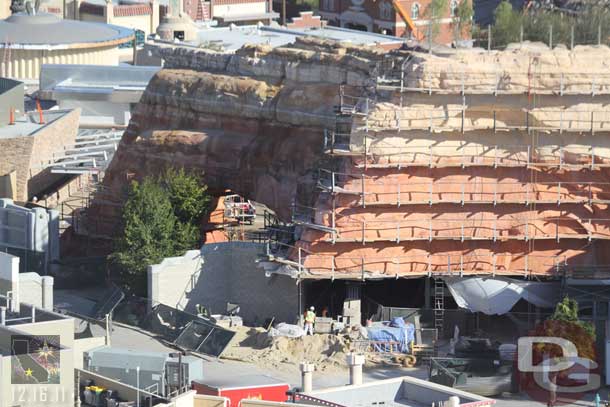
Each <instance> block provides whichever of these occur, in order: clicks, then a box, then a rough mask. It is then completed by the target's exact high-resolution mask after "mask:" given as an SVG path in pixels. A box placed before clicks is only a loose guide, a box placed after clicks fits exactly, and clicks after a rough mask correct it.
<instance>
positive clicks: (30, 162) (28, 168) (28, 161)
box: [0, 109, 80, 202]
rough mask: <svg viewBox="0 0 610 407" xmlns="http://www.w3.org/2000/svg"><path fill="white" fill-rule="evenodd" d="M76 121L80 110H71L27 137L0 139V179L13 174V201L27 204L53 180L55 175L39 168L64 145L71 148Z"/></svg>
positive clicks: (76, 127) (74, 135)
mask: <svg viewBox="0 0 610 407" xmlns="http://www.w3.org/2000/svg"><path fill="white" fill-rule="evenodd" d="M79 120H80V109H74V110H72V111H70V112H68V113H67V114H66V115H65V116H63V117H60V118H58V119H57V120H55V121H54V122H52V123H49V124H48V125H47V126H45V127H43V128H41V129H40V130H38V131H37V132H35V133H33V134H32V135H30V136H23V137H13V138H0V151H1V152H2V159H0V175H4V174H8V173H10V172H12V171H15V172H16V173H17V176H16V194H15V198H16V201H22V202H25V201H27V200H28V198H29V197H30V196H31V195H33V194H36V193H38V192H39V191H41V190H42V189H44V188H46V187H48V186H49V184H50V183H51V182H53V181H55V180H57V175H54V174H51V173H50V171H44V172H43V171H42V168H41V165H42V163H43V161H48V160H50V159H51V158H52V157H53V153H58V152H60V151H62V150H63V147H64V146H65V145H71V144H74V141H75V139H76V133H77V131H78V123H79Z"/></svg>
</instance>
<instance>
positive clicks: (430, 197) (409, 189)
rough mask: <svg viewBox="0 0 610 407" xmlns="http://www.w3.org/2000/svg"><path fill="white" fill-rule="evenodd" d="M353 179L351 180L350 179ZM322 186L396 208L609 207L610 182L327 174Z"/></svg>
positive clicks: (364, 203) (368, 202)
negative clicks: (405, 178) (382, 178)
mask: <svg viewBox="0 0 610 407" xmlns="http://www.w3.org/2000/svg"><path fill="white" fill-rule="evenodd" d="M350 176H351V177H352V178H351V179H350ZM319 185H320V187H321V188H323V189H325V190H327V191H329V192H334V193H343V194H349V195H358V196H359V201H358V202H355V203H354V204H355V205H360V206H362V207H366V206H367V205H383V206H388V205H392V206H397V207H400V206H401V205H414V204H415V205H422V204H428V205H434V204H443V203H453V204H460V205H465V204H492V205H494V206H495V205H497V204H523V205H533V204H556V205H557V206H560V205H562V204H574V203H578V204H582V203H587V204H590V205H591V204H606V203H610V183H609V182H578V181H564V182H562V181H557V182H521V181H502V180H495V181H477V180H470V181H462V182H457V181H435V180H430V181H427V182H423V181H413V182H404V181H403V182H400V181H397V182H388V181H378V180H377V179H376V178H373V177H370V176H363V175H362V174H361V175H357V174H353V175H352V174H348V173H343V174H341V177H340V176H339V175H338V173H332V172H331V173H330V174H329V173H325V174H324V177H322V178H321V182H320V183H319Z"/></svg>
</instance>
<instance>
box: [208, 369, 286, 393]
mask: <svg viewBox="0 0 610 407" xmlns="http://www.w3.org/2000/svg"><path fill="white" fill-rule="evenodd" d="M196 383H199V384H203V385H205V386H208V387H211V388H213V389H222V390H236V389H248V388H252V387H272V386H282V385H286V386H289V384H288V383H286V382H285V381H283V380H280V379H276V378H275V377H271V376H267V375H264V374H263V375H261V374H251V373H250V374H247V373H245V374H241V375H239V374H238V375H234V376H231V377H209V378H206V379H202V380H196Z"/></svg>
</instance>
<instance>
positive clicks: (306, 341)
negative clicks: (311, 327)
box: [222, 327, 349, 371]
mask: <svg viewBox="0 0 610 407" xmlns="http://www.w3.org/2000/svg"><path fill="white" fill-rule="evenodd" d="M234 330H235V331H236V332H237V334H236V335H235V337H234V338H233V340H232V341H231V343H230V344H229V346H228V347H227V349H226V350H225V351H224V352H223V354H222V358H223V359H230V360H238V361H243V362H249V363H254V364H255V365H257V366H260V367H263V368H272V369H279V370H285V371H293V370H295V369H296V370H298V368H299V363H300V362H302V361H308V362H310V363H314V364H315V365H316V369H317V370H318V371H338V370H344V369H346V368H347V364H346V362H345V357H346V355H347V353H348V352H349V347H348V342H347V341H346V340H345V339H344V337H342V336H337V335H328V334H316V335H313V336H305V337H302V338H295V339H292V338H286V337H275V338H271V337H270V336H269V335H268V334H267V332H266V331H265V330H264V329H263V328H249V327H237V328H234Z"/></svg>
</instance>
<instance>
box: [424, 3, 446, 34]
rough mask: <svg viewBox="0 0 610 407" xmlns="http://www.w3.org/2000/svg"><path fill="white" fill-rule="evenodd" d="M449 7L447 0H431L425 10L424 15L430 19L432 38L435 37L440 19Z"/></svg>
mask: <svg viewBox="0 0 610 407" xmlns="http://www.w3.org/2000/svg"><path fill="white" fill-rule="evenodd" d="M448 9H449V0H432V1H431V2H430V4H429V5H428V7H426V10H425V11H424V16H425V17H426V18H428V19H429V20H430V24H431V27H430V31H431V33H430V34H431V35H432V38H435V37H436V36H437V35H438V33H439V32H440V29H441V19H442V18H443V17H445V15H446V14H447V10H448Z"/></svg>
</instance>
